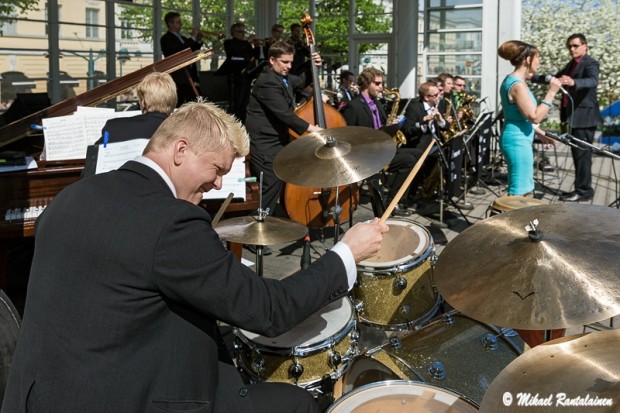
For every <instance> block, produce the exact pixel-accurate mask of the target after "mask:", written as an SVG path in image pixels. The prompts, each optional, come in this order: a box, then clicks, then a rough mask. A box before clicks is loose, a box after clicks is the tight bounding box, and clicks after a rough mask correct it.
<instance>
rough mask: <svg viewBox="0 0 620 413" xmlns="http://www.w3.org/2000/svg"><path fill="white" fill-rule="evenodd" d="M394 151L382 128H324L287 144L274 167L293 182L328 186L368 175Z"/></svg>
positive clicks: (344, 183)
mask: <svg viewBox="0 0 620 413" xmlns="http://www.w3.org/2000/svg"><path fill="white" fill-rule="evenodd" d="M395 153H396V145H395V144H394V141H393V140H392V138H391V137H390V136H389V135H388V134H387V133H385V132H383V131H380V130H377V129H372V128H365V127H363V126H347V127H342V128H331V129H323V130H322V131H319V132H312V133H309V134H306V135H303V136H302V137H300V138H299V139H297V140H294V141H292V142H290V143H289V144H288V145H286V146H285V147H284V148H283V149H282V150H281V151H280V152H279V153H278V155H277V156H276V159H275V161H274V164H273V169H274V171H275V173H276V175H278V177H279V178H280V179H282V180H283V181H284V182H287V183H290V184H293V185H297V186H305V187H319V188H331V187H337V186H340V185H348V184H352V183H354V182H359V181H361V180H363V179H364V178H368V177H369V176H371V175H373V174H375V173H377V172H378V171H380V170H381V168H383V167H384V166H385V165H386V164H388V163H389V162H390V161H391V160H392V158H393V157H394V154H395Z"/></svg>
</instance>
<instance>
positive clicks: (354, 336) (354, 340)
mask: <svg viewBox="0 0 620 413" xmlns="http://www.w3.org/2000/svg"><path fill="white" fill-rule="evenodd" d="M349 342H350V343H351V345H353V346H355V345H357V344H358V343H359V342H360V332H359V331H358V330H357V328H353V330H351V334H349Z"/></svg>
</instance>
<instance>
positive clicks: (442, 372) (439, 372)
mask: <svg viewBox="0 0 620 413" xmlns="http://www.w3.org/2000/svg"><path fill="white" fill-rule="evenodd" d="M428 373H429V374H430V375H431V377H432V378H434V379H435V380H444V379H445V378H446V375H447V373H446V368H445V366H444V365H443V363H442V362H440V361H433V362H432V363H431V366H430V367H429V368H428Z"/></svg>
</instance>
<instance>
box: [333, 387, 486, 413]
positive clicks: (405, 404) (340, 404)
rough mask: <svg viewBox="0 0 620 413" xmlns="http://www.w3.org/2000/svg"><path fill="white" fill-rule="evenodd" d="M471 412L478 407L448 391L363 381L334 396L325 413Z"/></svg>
mask: <svg viewBox="0 0 620 413" xmlns="http://www.w3.org/2000/svg"><path fill="white" fill-rule="evenodd" d="M375 412H390V413H410V412H415V413H475V412H478V406H477V405H476V404H475V403H474V402H472V401H471V400H468V399H467V398H465V397H463V396H461V395H459V394H457V393H454V392H452V391H449V390H446V389H442V388H439V387H435V386H432V385H429V384H425V383H419V382H414V381H405V380H396V381H383V382H379V383H373V384H367V385H365V386H362V387H360V388H358V389H356V390H354V391H353V392H351V393H349V394H347V395H345V396H344V397H342V398H340V399H338V400H337V401H336V403H334V404H333V405H332V406H331V407H330V408H329V409H328V410H327V413H375Z"/></svg>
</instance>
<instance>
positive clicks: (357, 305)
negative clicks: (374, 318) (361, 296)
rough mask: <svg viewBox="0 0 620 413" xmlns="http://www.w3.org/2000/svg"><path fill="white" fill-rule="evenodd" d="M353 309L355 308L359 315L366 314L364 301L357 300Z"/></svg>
mask: <svg viewBox="0 0 620 413" xmlns="http://www.w3.org/2000/svg"><path fill="white" fill-rule="evenodd" d="M353 307H354V308H355V312H356V313H357V314H364V303H363V302H362V300H355V302H354V303H353Z"/></svg>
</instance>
